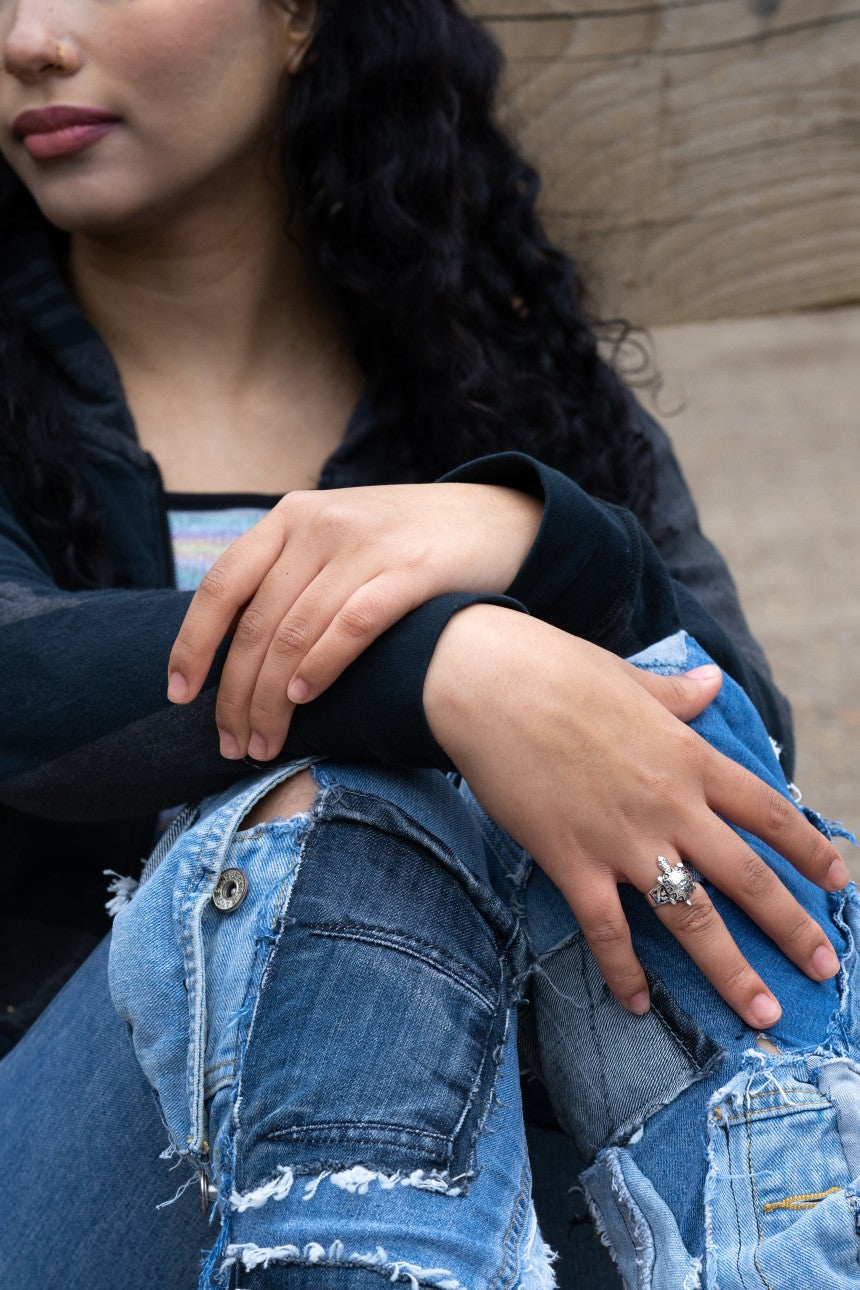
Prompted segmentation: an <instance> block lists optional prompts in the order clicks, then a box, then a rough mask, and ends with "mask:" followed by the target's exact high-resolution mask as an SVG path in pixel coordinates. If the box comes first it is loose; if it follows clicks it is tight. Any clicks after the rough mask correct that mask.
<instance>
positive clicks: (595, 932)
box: [580, 912, 630, 954]
mask: <svg viewBox="0 0 860 1290" xmlns="http://www.w3.org/2000/svg"><path fill="white" fill-rule="evenodd" d="M580 927H581V928H582V932H583V934H584V936H585V939H586V940H587V941H588V943H589V945H590V946H591V948H592V949H593V950H594V951H595V953H598V954H599V952H600V951H601V950H619V949H621V948H623V947H624V946H626V945H627V943H628V941H629V940H630V928H629V927H628V925H627V921H626V919H625V918H623V917H620V916H618V915H617V914H614V913H608V912H607V913H603V914H600V913H594V914H592V915H591V916H590V917H589V918H588V920H587V922H585V923H583V922H582V920H580Z"/></svg>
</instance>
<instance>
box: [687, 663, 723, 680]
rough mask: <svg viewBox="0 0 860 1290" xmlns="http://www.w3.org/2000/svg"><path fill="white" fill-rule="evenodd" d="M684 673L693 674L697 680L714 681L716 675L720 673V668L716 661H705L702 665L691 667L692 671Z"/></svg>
mask: <svg viewBox="0 0 860 1290" xmlns="http://www.w3.org/2000/svg"><path fill="white" fill-rule="evenodd" d="M684 675H685V676H692V677H694V678H695V679H696V680H697V681H713V680H714V678H715V677H718V676H719V675H720V669H719V668H718V667H717V665H716V663H703V664H702V666H701V667H694V668H691V669H690V671H689V672H685V673H684Z"/></svg>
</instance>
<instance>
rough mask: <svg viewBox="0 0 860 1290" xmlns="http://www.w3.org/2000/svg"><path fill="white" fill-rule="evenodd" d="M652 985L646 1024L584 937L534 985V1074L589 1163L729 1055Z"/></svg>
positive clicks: (555, 954)
mask: <svg viewBox="0 0 860 1290" xmlns="http://www.w3.org/2000/svg"><path fill="white" fill-rule="evenodd" d="M646 975H648V980H649V986H650V989H651V1000H652V1006H651V1009H650V1011H649V1012H647V1013H646V1014H645V1015H644V1016H642V1017H636V1016H633V1014H632V1013H630V1012H628V1011H627V1009H626V1008H622V1006H621V1004H619V1003H618V1001H617V1000H616V999H615V998H614V996H613V995H612V994H611V993H610V991H609V988H608V987H607V985H606V983H605V981H604V980H603V977H602V975H601V973H600V969H599V968H598V966H597V963H596V962H595V960H594V956H593V955H592V953H591V951H590V949H589V948H588V944H587V942H586V940H585V938H584V936H583V935H582V933H578V934H577V935H576V936H573V937H571V939H570V940H569V941H567V942H566V943H565V944H564V945H562V946H560V947H558V948H557V949H555V950H553V951H552V952H551V953H550V954H548V955H546V956H545V957H544V958H543V959H541V960H540V962H539V963H538V964H537V965H536V966H535V970H534V972H533V975H532V982H531V995H532V999H533V1004H534V1006H533V1010H532V1011H533V1018H534V1019H533V1026H532V1047H531V1051H530V1053H529V1061H530V1065H531V1067H532V1069H533V1070H535V1072H536V1074H537V1075H538V1076H539V1078H540V1079H541V1081H542V1082H543V1084H544V1085H545V1087H546V1090H547V1093H548V1094H549V1098H550V1101H551V1103H552V1106H553V1110H554V1111H555V1114H556V1116H557V1117H558V1120H559V1123H560V1124H561V1126H562V1127H563V1128H564V1129H565V1130H566V1131H567V1132H568V1133H569V1134H570V1135H571V1137H572V1138H573V1140H574V1142H575V1144H576V1147H577V1149H578V1151H579V1152H580V1153H581V1154H582V1156H583V1157H584V1158H585V1159H586V1160H591V1159H593V1157H594V1155H595V1153H596V1152H597V1151H599V1150H600V1148H601V1147H604V1146H607V1145H609V1144H611V1143H613V1142H618V1141H621V1140H623V1139H624V1138H626V1137H627V1136H628V1135H629V1133H630V1132H631V1131H632V1130H633V1129H634V1128H636V1127H637V1126H638V1125H640V1124H641V1123H642V1121H643V1120H645V1119H646V1118H647V1117H648V1116H650V1115H652V1114H653V1113H654V1112H655V1111H658V1110H659V1109H660V1108H661V1107H662V1106H665V1105H667V1104H668V1103H669V1102H671V1101H673V1100H674V1098H676V1097H677V1096H678V1094H679V1093H680V1092H682V1091H683V1090H684V1089H685V1088H687V1087H689V1085H691V1084H693V1083H695V1082H696V1081H697V1080H699V1079H702V1078H704V1077H705V1076H706V1075H708V1074H710V1073H711V1072H712V1071H713V1069H714V1068H715V1067H716V1066H717V1065H718V1064H719V1063H720V1062H721V1061H722V1060H723V1057H724V1055H725V1054H724V1051H723V1049H722V1048H720V1046H719V1045H718V1044H717V1043H715V1042H714V1040H713V1039H711V1038H710V1037H709V1036H708V1035H706V1034H705V1033H704V1031H702V1030H701V1028H700V1027H699V1026H698V1025H697V1024H696V1022H695V1021H694V1020H693V1018H692V1017H690V1016H688V1015H687V1013H685V1012H684V1011H683V1009H681V1008H680V1007H679V1005H678V1004H677V1002H676V1001H675V999H674V998H673V997H672V995H671V994H670V993H669V991H668V990H667V989H666V988H665V986H664V985H663V983H662V981H661V980H660V979H659V978H658V977H657V976H656V975H655V974H654V973H646ZM527 1033H528V1032H527ZM631 1052H635V1053H636V1061H635V1062H631V1061H630V1053H631Z"/></svg>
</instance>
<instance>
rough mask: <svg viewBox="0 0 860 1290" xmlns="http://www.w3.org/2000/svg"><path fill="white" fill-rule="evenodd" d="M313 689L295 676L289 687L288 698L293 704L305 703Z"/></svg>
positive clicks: (299, 677)
mask: <svg viewBox="0 0 860 1290" xmlns="http://www.w3.org/2000/svg"><path fill="white" fill-rule="evenodd" d="M310 693H311V687H310V686H309V685H308V683H307V681H306V680H305V679H304V678H303V677H301V676H294V677H293V679H292V681H290V684H289V685H288V686H287V698H288V699H291V700H292V702H293V703H304V702H305V700H306V699H308V698H309V697H310Z"/></svg>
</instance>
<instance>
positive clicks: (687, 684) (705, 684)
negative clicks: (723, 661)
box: [636, 663, 723, 721]
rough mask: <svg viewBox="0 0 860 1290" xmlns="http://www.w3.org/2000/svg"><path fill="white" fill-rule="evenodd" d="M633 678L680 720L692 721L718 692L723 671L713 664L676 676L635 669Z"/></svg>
mask: <svg viewBox="0 0 860 1290" xmlns="http://www.w3.org/2000/svg"><path fill="white" fill-rule="evenodd" d="M636 680H637V681H638V682H639V684H640V685H641V686H643V687H644V688H645V689H646V690H648V692H649V693H650V694H653V696H654V698H655V699H657V700H659V702H660V703H662V704H663V707H664V708H666V709H667V710H668V711H669V712H671V713H672V715H673V716H675V717H677V718H678V719H679V721H692V719H693V717H697V716H698V715H699V713H700V712H704V710H705V708H706V707H707V706H708V704H709V703H711V702H712V701H713V700H714V699H715V698H716V697H717V695H718V694H719V691H720V686H721V685H722V683H723V674H722V672H721V671H720V669H719V668H718V667H717V665H716V663H706V664H705V665H704V666H703V667H694V668H693V669H692V671H690V672H681V673H680V674H678V675H677V676H655V675H654V673H653V672H643V671H641V670H640V669H639V668H637V669H636Z"/></svg>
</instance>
